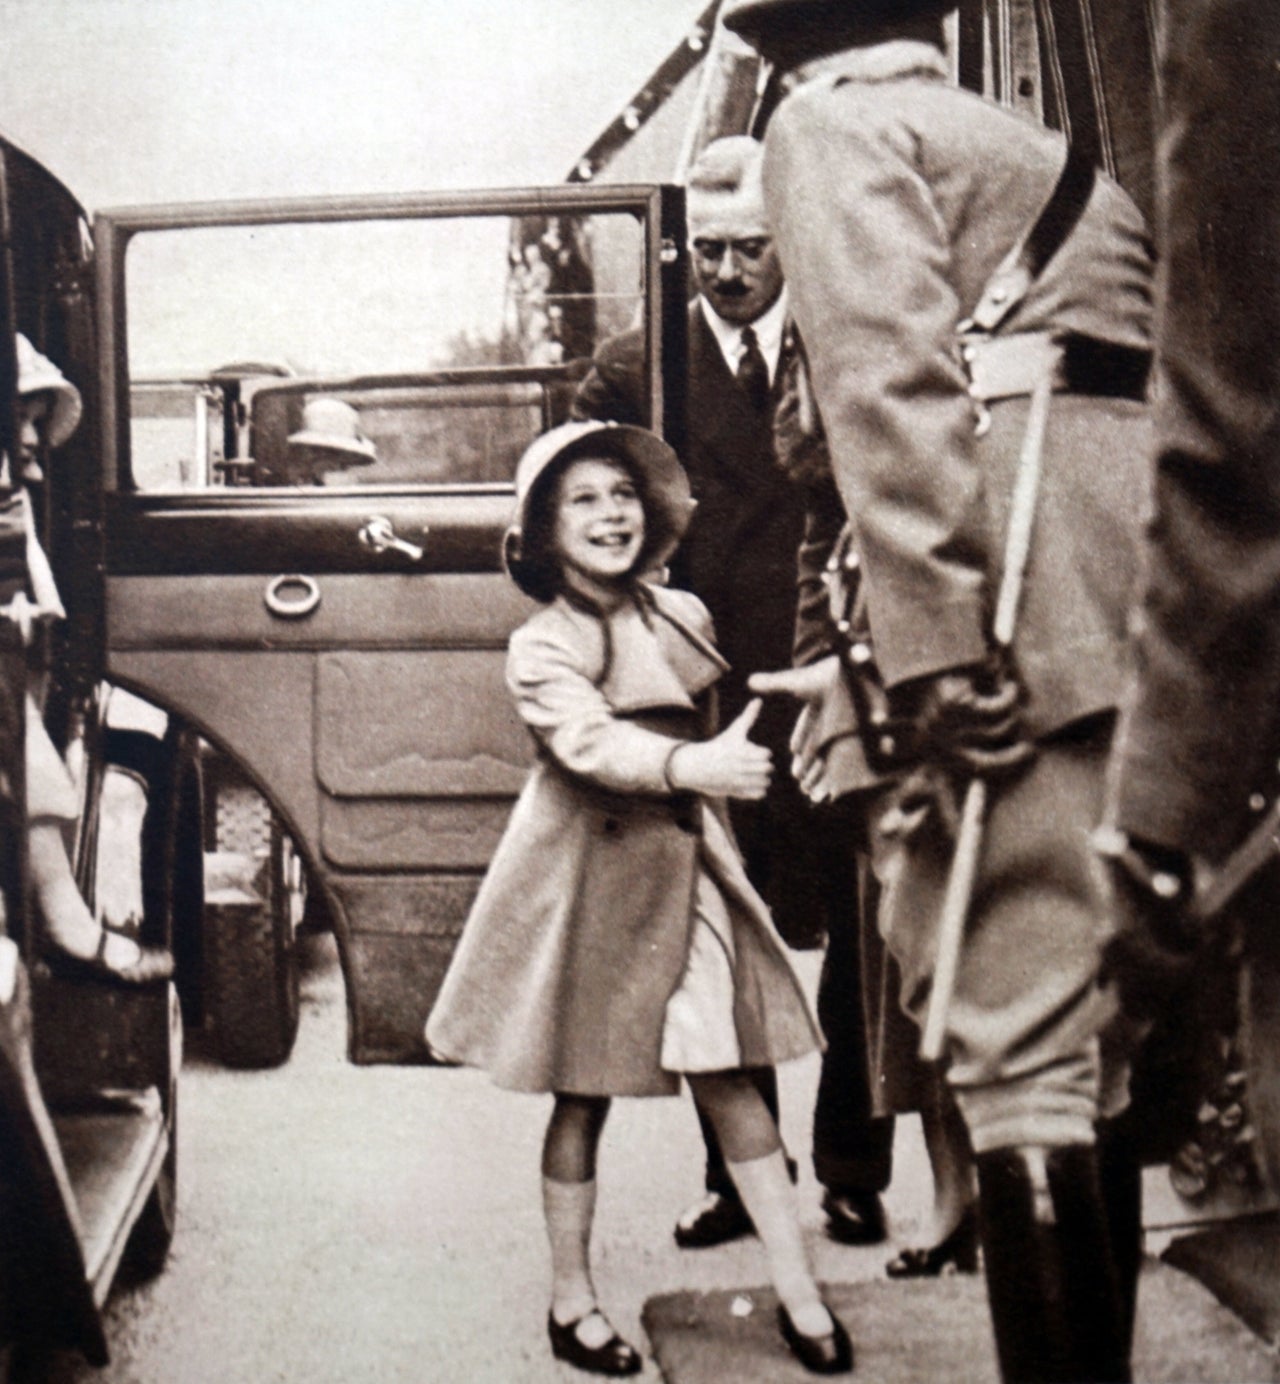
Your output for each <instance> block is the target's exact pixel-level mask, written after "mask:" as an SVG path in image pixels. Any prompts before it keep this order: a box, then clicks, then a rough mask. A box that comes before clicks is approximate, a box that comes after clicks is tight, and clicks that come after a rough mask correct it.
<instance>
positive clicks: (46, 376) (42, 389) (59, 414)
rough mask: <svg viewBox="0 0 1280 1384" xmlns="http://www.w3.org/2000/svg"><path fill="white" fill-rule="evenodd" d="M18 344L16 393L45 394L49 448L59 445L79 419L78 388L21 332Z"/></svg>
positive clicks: (74, 428)
mask: <svg viewBox="0 0 1280 1384" xmlns="http://www.w3.org/2000/svg"><path fill="white" fill-rule="evenodd" d="M17 346H18V394H19V396H25V395H28V394H48V395H49V396H50V399H51V401H52V402H51V403H50V406H49V422H48V428H47V439H48V443H49V446H50V447H61V446H62V444H63V443H64V442H65V441H66V440H67V438H69V437H70V436H71V434H72V433H73V432H75V430H76V427H77V425H78V424H79V422H80V414H81V412H82V410H83V407H84V405H83V403H82V401H81V398H80V391H79V390H78V389H77V388H76V387H75V385H73V384H72V383H71V381H70V380H69V379H67V377H66V376H65V375H64V374H63V373H62V371H61V370H59V369H58V367H57V366H56V365H55V364H54V363H53V362H52V361H51V360H50V359H49V357H48V356H42V355H41V354H40V352H39V351H37V350H36V348H35V347H34V346H33V345H32V344H31V343H30V341H28V340H27V338H26V337H25V336H23V335H22V333H21V332H19V333H18V334H17Z"/></svg>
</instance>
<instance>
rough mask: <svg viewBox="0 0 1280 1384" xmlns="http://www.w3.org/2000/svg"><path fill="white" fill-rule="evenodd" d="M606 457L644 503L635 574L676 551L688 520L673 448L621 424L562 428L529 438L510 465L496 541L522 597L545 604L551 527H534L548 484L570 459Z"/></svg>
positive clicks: (685, 489) (689, 509)
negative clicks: (507, 508)
mask: <svg viewBox="0 0 1280 1384" xmlns="http://www.w3.org/2000/svg"><path fill="white" fill-rule="evenodd" d="M582 457H609V458H614V459H616V460H618V461H620V462H622V464H623V465H624V466H625V467H626V468H627V469H628V470H629V471H630V472H631V474H632V475H633V476H634V478H635V480H636V484H637V487H638V489H639V491H640V496H641V500H642V502H643V504H644V522H645V537H644V547H643V548H642V549H641V552H640V556H639V558H638V560H637V562H636V571H638V572H639V571H645V570H647V569H649V568H652V567H659V566H661V565H662V564H663V563H664V562H666V560H667V559H668V558H669V557H670V556H671V554H672V553H673V552H675V550H676V545H677V544H678V543H679V542H680V540H681V538H683V537H684V531H685V529H687V528H688V527H689V520H690V518H691V517H692V515H693V507H694V502H693V498H692V496H691V494H690V492H689V478H688V476H686V475H685V471H684V467H683V466H681V465H680V460H679V458H678V457H677V456H676V454H675V452H674V451H673V450H672V448H670V447H668V446H667V444H666V443H665V442H664V441H663V440H662V439H661V438H660V437H659V436H658V435H657V433H652V432H650V431H649V430H648V429H647V428H636V427H632V426H631V425H630V424H626V423H601V422H595V421H591V422H580V423H562V424H561V425H560V426H559V427H558V428H552V429H551V430H550V432H545V433H543V434H542V436H541V437H539V438H536V439H535V440H534V441H533V442H532V443H531V444H530V445H529V447H528V448H527V450H526V451H525V453H524V455H523V456H522V457H521V458H520V463H519V465H518V466H517V467H516V512H515V516H514V518H513V519H512V522H511V527H510V528H509V529H508V530H507V533H506V537H505V538H504V540H503V544H502V556H503V561H504V562H505V563H506V567H507V571H508V572H509V573H510V575H511V579H512V581H514V582H515V584H516V585H517V586H518V587H519V588H520V589H521V591H523V592H524V593H525V594H526V595H527V596H532V597H533V598H534V599H535V600H539V601H548V600H550V599H551V598H552V596H553V595H554V594H555V591H556V586H557V582H558V576H559V566H558V564H557V563H556V560H555V556H554V554H553V553H551V552H550V551H549V543H550V537H551V534H550V524H549V523H548V522H545V521H544V522H542V523H539V522H538V511H540V510H541V511H543V512H544V516H545V519H549V518H550V516H549V513H546V511H547V506H546V504H545V501H546V500H547V499H548V487H549V486H550V485H551V483H552V482H553V481H554V480H555V478H556V477H557V476H558V475H559V474H560V472H561V471H562V470H563V469H564V467H566V466H567V465H568V464H569V463H570V462H571V461H576V460H578V459H580V458H582Z"/></svg>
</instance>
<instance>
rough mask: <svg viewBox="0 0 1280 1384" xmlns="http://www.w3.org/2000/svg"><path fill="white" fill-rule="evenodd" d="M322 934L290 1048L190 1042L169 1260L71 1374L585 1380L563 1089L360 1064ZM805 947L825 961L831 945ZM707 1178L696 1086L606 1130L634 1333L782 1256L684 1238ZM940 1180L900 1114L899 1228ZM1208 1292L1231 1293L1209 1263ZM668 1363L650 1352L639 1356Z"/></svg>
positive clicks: (154, 1382)
mask: <svg viewBox="0 0 1280 1384" xmlns="http://www.w3.org/2000/svg"><path fill="white" fill-rule="evenodd" d="M310 945H311V956H310V959H309V966H308V971H307V978H306V982H305V1002H304V1004H305V1007H304V1013H303V1023H302V1030H301V1035H300V1038H299V1043H298V1049H297V1051H296V1053H295V1054H294V1057H293V1059H292V1060H291V1062H290V1063H289V1064H288V1066H286V1067H284V1068H282V1069H280V1070H279V1071H275V1072H266V1073H232V1072H227V1071H224V1070H221V1069H219V1068H218V1067H216V1066H214V1065H212V1064H210V1063H209V1062H207V1061H205V1060H204V1059H203V1058H202V1056H201V1055H200V1053H199V1051H198V1045H196V1044H192V1045H191V1048H192V1050H190V1051H189V1053H188V1064H187V1072H186V1076H185V1080H184V1087H183V1092H182V1115H181V1122H182V1123H181V1134H180V1183H181V1192H180V1213H179V1231H178V1237H177V1240H176V1243H175V1246H174V1251H173V1255H172V1258H171V1262H170V1264H169V1267H168V1268H167V1269H166V1271H165V1273H164V1274H163V1275H162V1276H161V1277H160V1278H159V1279H158V1280H157V1281H156V1282H155V1283H154V1284H152V1285H150V1286H148V1287H146V1288H143V1289H141V1290H138V1291H135V1292H133V1293H129V1294H120V1295H118V1296H117V1297H116V1298H115V1299H114V1300H113V1302H112V1304H111V1308H110V1314H109V1324H108V1326H109V1334H110V1340H111V1348H112V1352H113V1360H112V1364H111V1365H110V1366H108V1367H107V1368H106V1369H105V1370H103V1371H101V1372H95V1371H92V1370H90V1369H88V1368H87V1367H86V1366H84V1365H82V1364H78V1363H77V1362H75V1361H73V1360H70V1359H64V1360H61V1361H59V1362H57V1367H56V1368H55V1371H54V1377H55V1379H57V1380H59V1381H89V1380H101V1381H103V1384H126V1381H127V1382H128V1384H241V1382H243V1384H271V1382H272V1381H287V1382H289V1384H292V1381H305V1384H359V1382H362V1381H370V1384H373V1382H374V1381H376V1382H377V1384H396V1382H397V1381H406V1382H407V1381H412V1382H413V1384H557V1382H558V1381H565V1380H571V1379H578V1380H581V1379H582V1378H583V1377H584V1376H581V1375H579V1374H578V1373H577V1372H576V1371H572V1370H570V1369H568V1368H566V1367H562V1366H560V1365H558V1364H557V1363H556V1362H554V1361H553V1360H552V1359H551V1358H550V1354H549V1351H548V1349H547V1347H546V1342H545V1332H544V1319H545V1311H546V1293H545V1281H546V1267H545V1244H544V1239H543V1231H542V1225H541V1219H540V1209H539V1190H538V1153H539V1146H540V1141H541V1137H542V1129H543V1124H544V1121H545V1118H546V1114H547V1109H548V1104H547V1101H546V1100H545V1099H543V1098H534V1097H518V1096H512V1095H510V1094H506V1093H502V1092H498V1091H496V1090H494V1089H493V1088H492V1087H491V1086H490V1085H489V1084H488V1082H487V1080H486V1079H485V1078H484V1077H483V1076H480V1075H478V1074H476V1073H472V1072H466V1071H451V1070H439V1069H424V1068H391V1067H363V1068H360V1067H354V1066H351V1065H350V1064H348V1063H347V1062H346V1061H345V1054H344V1039H345V1030H344V1022H345V1016H344V1011H343V1002H342V988H341V979H340V976H339V974H338V971H337V967H336V963H335V961H334V959H333V954H332V950H331V944H330V943H329V941H328V939H318V940H317V941H316V942H313V943H312V944H310ZM802 963H803V967H804V972H805V976H806V979H807V980H808V981H809V982H810V983H812V982H813V981H815V980H816V963H817V958H816V956H814V955H812V954H809V955H806V956H804V957H803V958H802ZM816 1079H817V1063H816V1059H815V1060H810V1061H806V1062H801V1063H796V1064H793V1065H792V1066H791V1067H790V1068H789V1069H786V1070H785V1071H784V1073H783V1087H782V1100H783V1112H784V1125H785V1133H786V1137H787V1140H788V1143H789V1144H790V1146H791V1148H792V1150H793V1151H794V1152H795V1153H796V1154H797V1155H799V1157H800V1158H801V1167H802V1177H801V1182H800V1189H799V1193H800V1203H801V1207H802V1210H803V1216H804V1222H805V1226H806V1230H807V1232H808V1235H809V1238H810V1241H811V1243H812V1246H813V1251H814V1254H815V1257H816V1261H817V1264H818V1268H819V1271H820V1275H821V1276H822V1277H823V1278H825V1279H827V1280H828V1281H831V1282H839V1283H858V1282H866V1283H872V1282H874V1283H876V1284H879V1283H880V1281H881V1275H882V1268H883V1263H884V1261H885V1259H886V1258H887V1257H888V1254H889V1253H891V1252H892V1251H891V1248H890V1249H886V1248H885V1247H880V1248H876V1249H860V1250H859V1249H850V1248H846V1247H842V1246H837V1245H835V1244H832V1243H831V1242H830V1241H828V1240H827V1239H826V1238H825V1237H824V1236H823V1234H822V1231H821V1222H822V1216H821V1213H820V1211H819V1208H818V1190H817V1188H816V1185H815V1184H814V1182H813V1178H812V1174H811V1172H810V1170H809V1169H808V1166H807V1157H808V1146H809V1139H808V1130H807V1115H808V1112H809V1110H810V1109H811V1104H812V1099H813V1092H814V1088H815V1084H816ZM699 1178H700V1144H699V1141H698V1137H697V1129H696V1122H695V1120H694V1117H693V1112H692V1108H691V1107H690V1105H689V1103H688V1101H687V1099H685V1098H681V1099H675V1100H654V1101H621V1102H618V1103H617V1104H616V1106H615V1109H614V1113H613V1116H612V1117H611V1121H610V1126H609V1129H608V1130H607V1132H606V1135H605V1144H604V1148H603V1151H602V1162H601V1183H602V1193H601V1203H600V1210H599V1219H598V1226H597V1237H596V1247H597V1249H596V1254H597V1278H598V1287H599V1288H600V1290H601V1294H602V1297H603V1300H604V1302H605V1303H606V1304H607V1306H608V1308H609V1310H610V1311H611V1313H612V1315H613V1317H614V1320H615V1322H616V1324H617V1325H618V1327H619V1328H620V1329H621V1330H622V1331H624V1332H625V1333H626V1334H628V1335H629V1336H630V1337H631V1338H632V1339H633V1340H635V1341H636V1342H637V1343H638V1344H641V1345H646V1346H647V1342H646V1338H645V1336H644V1333H643V1331H642V1328H641V1326H640V1314H641V1310H642V1307H643V1304H644V1303H645V1301H646V1299H648V1298H650V1297H652V1296H654V1295H659V1294H667V1293H671V1292H674V1291H676V1290H680V1289H701V1290H708V1291H714V1290H721V1289H729V1288H738V1287H743V1286H748V1285H758V1284H761V1283H762V1282H763V1281H764V1279H765V1272H764V1265H763V1261H762V1256H761V1252H760V1249H759V1246H758V1245H757V1244H756V1242H755V1241H747V1242H743V1243H741V1244H739V1245H736V1246H732V1247H725V1248H722V1249H718V1250H709V1251H701V1252H696V1253H688V1252H682V1251H679V1250H677V1249H676V1248H675V1246H674V1244H673V1243H672V1240H671V1226H672V1223H673V1222H674V1220H675V1217H676V1216H677V1214H678V1213H679V1212H680V1211H681V1210H682V1209H683V1207H684V1206H685V1205H686V1204H687V1203H688V1202H689V1201H690V1200H691V1198H692V1197H693V1196H695V1195H696V1193H697V1192H698V1189H699ZM927 1186H928V1173H927V1163H926V1161H925V1159H924V1157H923V1153H922V1151H921V1148H920V1143H919V1135H918V1128H917V1126H916V1124H915V1121H913V1120H907V1121H903V1122H902V1125H901V1130H900V1135H899V1141H898V1166H897V1173H896V1176H895V1180H894V1185H893V1187H892V1190H891V1192H890V1194H889V1197H888V1205H889V1211H890V1215H891V1218H892V1225H893V1233H894V1237H895V1239H897V1240H899V1241H903V1240H911V1239H912V1238H913V1237H915V1236H917V1235H918V1233H919V1229H920V1226H919V1215H918V1211H919V1208H921V1207H922V1206H923V1205H924V1204H925V1199H926V1196H927ZM1187 1282H1188V1283H1190V1282H1192V1280H1187ZM873 1296H875V1297H876V1299H877V1300H883V1301H885V1302H886V1304H889V1303H893V1302H894V1301H895V1300H894V1299H892V1298H883V1296H882V1295H880V1294H875V1295H873ZM1184 1300H1185V1297H1184ZM1193 1300H1194V1301H1195V1302H1197V1303H1200V1304H1203V1305H1204V1306H1205V1307H1206V1309H1209V1308H1212V1310H1215V1311H1216V1310H1218V1309H1216V1307H1214V1306H1213V1305H1212V1304H1211V1303H1210V1300H1209V1298H1208V1294H1207V1293H1205V1292H1204V1291H1203V1290H1202V1289H1200V1288H1199V1287H1198V1285H1197V1286H1196V1289H1195V1293H1194V1295H1193ZM921 1305H923V1304H917V1307H916V1309H915V1310H917V1311H918V1310H920V1306H921ZM885 1310H897V1309H896V1308H891V1307H888V1306H887V1307H886V1309H885ZM1230 1323H1231V1325H1230V1327H1229V1329H1231V1330H1236V1329H1238V1331H1239V1333H1240V1337H1241V1340H1242V1341H1247V1342H1248V1343H1250V1344H1251V1345H1252V1343H1253V1338H1251V1337H1249V1336H1248V1333H1247V1332H1245V1329H1244V1328H1243V1327H1238V1326H1237V1324H1236V1323H1235V1319H1234V1318H1232V1319H1230ZM877 1329H878V1328H877ZM983 1329H985V1328H983ZM956 1370H957V1372H956V1374H955V1375H954V1378H956V1379H964V1378H966V1374H965V1364H964V1361H963V1359H957V1361H956ZM863 1377H864V1378H870V1376H868V1375H863ZM934 1377H935V1378H936V1376H934ZM1203 1377H1204V1378H1206V1379H1208V1378H1209V1376H1208V1375H1205V1376H1203ZM1217 1377H1218V1378H1221V1379H1224V1380H1226V1379H1236V1378H1238V1376H1236V1375H1229V1374H1223V1375H1219V1376H1217ZM1259 1377H1264V1376H1262V1375H1261V1374H1260V1375H1259ZM1265 1377H1271V1376H1270V1372H1269V1371H1268V1373H1267V1375H1266V1376H1265ZM659 1378H661V1375H660V1374H659V1371H658V1368H657V1366H656V1364H655V1363H654V1362H653V1360H652V1358H651V1357H647V1359H646V1366H645V1372H644V1374H643V1375H642V1376H641V1379H642V1380H647V1381H655V1380H658V1379H659Z"/></svg>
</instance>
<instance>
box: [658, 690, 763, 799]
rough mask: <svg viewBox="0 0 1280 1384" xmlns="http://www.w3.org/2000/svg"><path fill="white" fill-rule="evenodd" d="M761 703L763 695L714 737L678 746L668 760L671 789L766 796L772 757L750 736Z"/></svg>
mask: <svg viewBox="0 0 1280 1384" xmlns="http://www.w3.org/2000/svg"><path fill="white" fill-rule="evenodd" d="M760 706H761V702H760V698H759V697H755V698H753V699H752V700H751V701H750V702H748V703H747V705H746V707H745V708H744V709H743V711H742V714H741V715H740V716H739V717H738V718H737V720H736V721H734V722H733V723H732V724H731V725H728V726H726V727H725V728H724V730H722V731H721V732H720V734H719V735H717V736H716V737H715V738H714V739H713V740H689V741H686V742H685V743H684V744H682V745H678V746H677V747H676V749H675V750H674V751H673V752H672V755H671V758H670V759H669V760H668V761H667V779H668V782H669V783H670V784H671V786H672V788H676V789H682V790H685V791H687V792H691V793H705V794H707V795H708V796H709V797H713V798H748V799H757V798H763V797H764V795H765V793H766V791H767V790H768V787H769V777H770V775H771V774H772V772H773V766H772V759H771V756H770V754H769V751H768V750H767V749H765V747H764V746H763V745H756V744H753V743H752V742H751V741H750V740H748V739H747V736H748V735H749V734H750V731H751V727H752V726H754V725H755V723H756V717H757V716H759V715H760Z"/></svg>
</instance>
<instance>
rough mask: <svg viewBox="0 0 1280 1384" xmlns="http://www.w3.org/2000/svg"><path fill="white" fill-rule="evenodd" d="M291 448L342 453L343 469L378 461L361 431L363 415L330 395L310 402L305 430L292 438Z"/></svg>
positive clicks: (306, 407)
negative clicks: (313, 448)
mask: <svg viewBox="0 0 1280 1384" xmlns="http://www.w3.org/2000/svg"><path fill="white" fill-rule="evenodd" d="M289 446H290V447H318V448H320V449H321V450H322V451H326V452H340V453H341V454H342V461H341V464H342V465H343V466H370V465H372V464H373V462H375V461H377V459H378V452H377V448H376V447H375V446H374V445H373V442H372V441H371V440H370V439H369V438H367V437H366V436H365V435H364V433H363V432H362V431H361V428H360V415H359V414H358V413H357V412H356V411H355V409H353V408H352V407H351V405H350V404H348V403H345V402H344V401H343V400H341V399H334V398H331V397H330V396H328V395H321V396H320V397H319V398H316V399H308V400H307V402H306V404H305V405H304V406H303V409H302V428H301V430H300V431H298V432H296V433H290V434H289Z"/></svg>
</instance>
